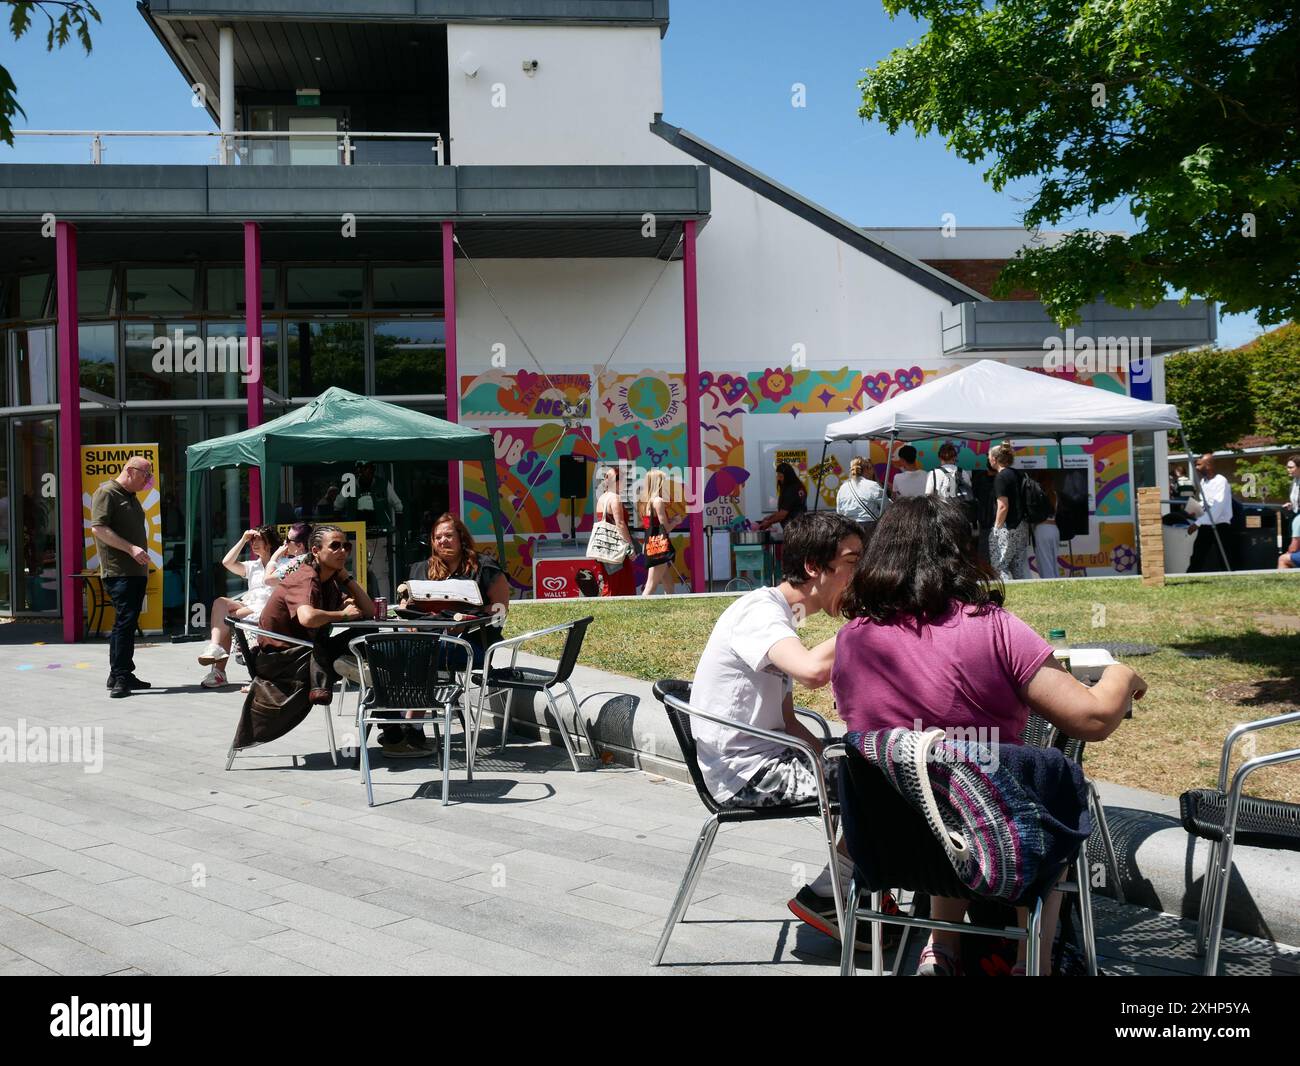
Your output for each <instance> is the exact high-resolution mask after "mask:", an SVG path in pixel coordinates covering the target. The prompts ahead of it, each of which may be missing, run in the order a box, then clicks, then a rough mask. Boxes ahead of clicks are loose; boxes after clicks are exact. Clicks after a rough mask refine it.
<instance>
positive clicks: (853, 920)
mask: <svg viewBox="0 0 1300 1066" xmlns="http://www.w3.org/2000/svg"><path fill="white" fill-rule="evenodd" d="M858 896H859V890H858V879H857V877H851V878H849V898H848V899H847V900H845V901H844V924H843V925H841V926H840V976H841V977H852V976H854V974H855V972H856V970H855V968H854V965H853V945H854V944H856V943H857V941H858Z"/></svg>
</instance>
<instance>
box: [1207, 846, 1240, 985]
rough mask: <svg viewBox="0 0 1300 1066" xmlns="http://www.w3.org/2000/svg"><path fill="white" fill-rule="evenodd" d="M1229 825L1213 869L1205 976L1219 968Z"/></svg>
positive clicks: (1228, 879) (1229, 860)
mask: <svg viewBox="0 0 1300 1066" xmlns="http://www.w3.org/2000/svg"><path fill="white" fill-rule="evenodd" d="M1232 828H1234V827H1231V826H1225V827H1224V833H1223V842H1222V843H1221V844H1220V845H1219V851H1218V859H1219V861H1218V862H1217V863H1216V864H1215V870H1214V900H1213V902H1212V904H1211V906H1212V910H1211V911H1210V927H1209V931H1208V932H1209V939H1208V941H1207V944H1206V948H1205V976H1206V977H1213V976H1215V974H1216V973H1217V972H1218V969H1219V948H1220V947H1221V946H1222V944H1223V923H1224V920H1225V919H1226V917H1227V910H1228V889H1229V888H1230V887H1231V886H1232V837H1233V833H1232V832H1231V831H1230V830H1231V829H1232Z"/></svg>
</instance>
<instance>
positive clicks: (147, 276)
mask: <svg viewBox="0 0 1300 1066" xmlns="http://www.w3.org/2000/svg"><path fill="white" fill-rule="evenodd" d="M195 273H196V272H195V270H194V268H193V267H129V268H128V269H127V272H126V291H125V293H124V295H125V297H126V311H127V313H128V314H132V315H142V314H157V313H160V312H161V313H163V314H175V313H177V312H187V311H193V310H194V276H195Z"/></svg>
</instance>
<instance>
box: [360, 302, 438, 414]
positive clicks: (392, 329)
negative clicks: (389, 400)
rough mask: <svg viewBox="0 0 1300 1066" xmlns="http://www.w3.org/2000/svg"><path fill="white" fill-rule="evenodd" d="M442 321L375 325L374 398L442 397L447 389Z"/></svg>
mask: <svg viewBox="0 0 1300 1066" xmlns="http://www.w3.org/2000/svg"><path fill="white" fill-rule="evenodd" d="M446 344H447V327H446V323H444V322H417V321H413V320H402V321H398V322H376V323H375V395H376V396H416V395H427V394H430V393H435V394H441V393H443V392H445V391H446V389H447V349H446Z"/></svg>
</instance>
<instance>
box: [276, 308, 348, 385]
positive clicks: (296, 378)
mask: <svg viewBox="0 0 1300 1066" xmlns="http://www.w3.org/2000/svg"><path fill="white" fill-rule="evenodd" d="M285 348H286V350H287V352H288V356H289V381H288V387H289V395H290V396H316V395H317V394H318V393H321V392H324V391H325V390H326V389H328V388H329V387H330V386H332V385H337V386H338V387H339V388H343V389H347V390H348V391H350V392H358V393H361V392H365V389H366V337H365V323H364V322H359V321H358V322H354V321H350V320H347V319H336V320H333V321H327V322H286V323H285Z"/></svg>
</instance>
